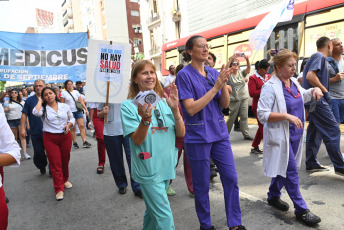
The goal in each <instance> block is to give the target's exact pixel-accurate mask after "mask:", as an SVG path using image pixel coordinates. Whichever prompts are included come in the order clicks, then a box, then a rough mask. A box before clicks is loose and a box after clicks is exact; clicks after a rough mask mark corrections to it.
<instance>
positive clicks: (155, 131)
mask: <svg viewBox="0 0 344 230" xmlns="http://www.w3.org/2000/svg"><path fill="white" fill-rule="evenodd" d="M147 90H154V91H155V92H156V94H157V95H158V96H159V97H161V98H162V95H163V88H162V87H161V85H160V83H159V81H158V78H157V75H156V68H155V66H154V64H153V63H151V62H150V61H148V60H141V61H137V62H136V63H135V64H134V66H133V68H132V71H131V82H130V86H129V94H128V99H129V100H126V101H124V102H123V103H122V106H121V118H122V124H123V136H124V137H129V141H130V148H131V153H132V156H131V166H132V167H131V175H132V178H133V179H134V180H135V181H137V182H138V183H139V184H140V187H141V190H142V194H143V199H144V201H145V204H146V211H145V215H144V219H143V228H142V229H147V230H148V229H161V230H162V229H164V230H165V229H175V227H174V222H173V216H172V211H171V208H170V203H169V201H168V198H167V194H166V190H167V188H168V185H169V182H170V180H171V179H174V178H175V175H176V164H177V157H178V149H177V148H176V147H175V137H176V136H178V137H183V136H184V134H185V127H184V123H183V119H182V116H181V114H180V113H179V109H178V103H179V99H178V90H177V87H176V85H175V84H174V83H172V85H171V91H170V95H169V96H167V95H166V94H165V95H164V96H165V98H163V99H161V100H160V101H159V103H157V104H156V106H154V107H153V108H152V107H151V104H147V103H145V104H144V105H143V106H141V105H140V104H138V106H136V105H134V104H133V103H131V101H132V99H134V98H135V97H136V96H137V94H138V93H139V92H144V91H147ZM153 114H154V115H153ZM162 143H163V144H162Z"/></svg>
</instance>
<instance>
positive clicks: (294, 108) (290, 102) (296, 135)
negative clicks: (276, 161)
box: [282, 81, 304, 141]
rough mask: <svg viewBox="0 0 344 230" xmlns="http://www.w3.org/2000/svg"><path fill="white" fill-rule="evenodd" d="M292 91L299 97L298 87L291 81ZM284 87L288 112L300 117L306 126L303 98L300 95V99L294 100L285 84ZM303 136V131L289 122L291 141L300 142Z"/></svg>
mask: <svg viewBox="0 0 344 230" xmlns="http://www.w3.org/2000/svg"><path fill="white" fill-rule="evenodd" d="M290 82H291V84H290V91H291V92H292V93H293V95H295V96H296V95H298V92H297V88H296V85H295V84H294V83H293V82H292V81H290ZM282 85H283V94H284V98H285V104H286V106H287V112H288V113H289V114H291V115H294V116H296V117H298V118H299V119H300V120H301V122H302V124H304V115H303V111H304V110H303V107H304V106H303V101H302V97H301V95H300V97H299V98H294V97H293V96H292V95H291V94H290V93H289V92H288V91H287V88H286V87H285V84H284V83H282ZM302 134H303V129H298V128H296V126H295V125H294V124H292V123H290V122H289V137H290V140H291V141H297V140H300V138H301V137H302Z"/></svg>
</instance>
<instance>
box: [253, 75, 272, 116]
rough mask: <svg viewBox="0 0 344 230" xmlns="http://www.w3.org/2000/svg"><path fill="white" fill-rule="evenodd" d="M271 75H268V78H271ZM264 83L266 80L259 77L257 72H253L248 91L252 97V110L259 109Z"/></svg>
mask: <svg viewBox="0 0 344 230" xmlns="http://www.w3.org/2000/svg"><path fill="white" fill-rule="evenodd" d="M270 77H271V76H270V75H268V79H270ZM263 85H264V82H263V81H262V79H260V78H259V77H257V76H256V74H253V75H252V76H251V77H250V78H249V80H248V93H249V94H250V97H252V111H257V107H258V100H259V97H260V91H261V90H262V87H263Z"/></svg>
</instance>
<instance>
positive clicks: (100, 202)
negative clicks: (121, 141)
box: [4, 125, 344, 230]
mask: <svg viewBox="0 0 344 230" xmlns="http://www.w3.org/2000/svg"><path fill="white" fill-rule="evenodd" d="M256 129H257V126H256V125H250V134H251V135H252V136H254V134H255V131H256ZM230 136H231V143H232V149H233V152H234V156H235V161H236V168H237V171H238V179H239V188H240V203H241V209H242V220H243V224H244V225H245V226H246V227H247V229H251V230H252V229H254V230H264V229H276V230H284V229H288V230H293V229H295V230H296V229H297V230H302V229H323V230H327V229H331V230H342V229H344V195H343V191H344V177H341V176H338V175H335V174H334V172H333V166H332V164H331V161H330V159H329V157H328V156H327V155H326V150H325V147H324V145H322V146H321V149H320V152H319V154H318V158H319V160H320V162H321V163H322V164H327V165H330V166H331V171H329V172H321V173H312V174H310V173H308V172H306V171H305V167H304V164H303V165H302V168H301V170H300V187H301V193H302V195H303V197H304V199H305V200H306V202H307V205H308V207H309V208H310V210H311V211H312V212H313V213H315V214H317V215H319V216H320V217H321V218H322V222H321V223H320V224H319V225H318V226H316V227H314V228H310V227H307V226H305V225H303V224H302V223H300V222H298V221H297V220H296V219H295V216H294V214H293V208H292V207H293V206H292V202H291V200H290V199H289V197H288V195H287V193H286V192H285V190H283V195H282V199H283V200H285V201H286V202H288V203H289V205H290V207H291V208H290V210H289V211H288V212H282V211H278V210H276V209H274V208H272V207H270V206H268V205H267V202H266V193H267V190H268V187H269V183H270V179H269V178H267V177H265V176H264V175H263V172H262V157H260V156H256V155H251V154H250V153H249V152H250V148H251V146H250V145H251V142H250V141H244V140H243V137H242V135H241V133H240V132H234V131H232V133H231V135H230ZM342 139H343V138H342ZM78 140H79V145H80V143H81V139H80V137H78ZM88 141H89V142H90V143H92V148H90V149H83V148H80V149H77V150H74V149H72V152H71V160H70V164H69V166H70V181H71V182H72V183H73V188H72V189H70V190H66V191H65V196H64V199H63V200H62V201H56V200H55V193H54V189H53V183H52V179H51V177H49V176H48V175H41V174H40V172H39V170H38V169H36V168H35V166H34V164H33V162H32V160H23V161H22V164H21V166H20V167H19V168H11V167H6V168H5V184H4V188H5V191H6V195H7V197H8V198H9V199H10V202H9V204H8V207H9V212H10V214H9V226H8V229H9V230H12V229H15V230H17V229H19V230H37V229H43V230H55V229H56V230H60V229H85V230H86V229H92V230H93V229H99V230H101V229H116V230H117V229H122V230H132V229H141V228H142V221H143V214H144V211H145V205H144V202H143V200H142V199H140V198H138V197H135V196H134V193H133V192H132V190H131V188H130V185H129V187H128V190H127V193H126V194H125V195H120V194H119V193H118V189H117V187H116V185H115V183H114V179H113V177H112V173H111V170H110V167H109V164H108V161H107V162H106V165H105V172H104V174H102V175H98V174H96V167H97V152H96V151H97V150H96V141H95V139H93V138H91V137H90V136H89V137H88ZM342 143H343V141H342ZM80 146H81V145H80ZM28 152H29V154H32V153H33V149H32V147H31V148H29V149H28ZM172 187H173V189H174V190H175V191H176V195H175V196H172V197H170V198H169V200H170V203H171V208H172V211H173V216H174V222H175V226H176V229H178V230H179V229H181V230H187V229H194V230H196V229H199V222H198V219H197V216H196V212H195V209H194V201H193V198H191V197H189V196H188V191H187V188H186V184H185V180H184V175H183V165H182V160H181V161H180V164H179V166H178V169H177V175H176V179H175V180H174V181H173V184H172ZM209 196H210V203H211V215H212V222H213V224H214V225H215V227H216V229H220V230H224V229H228V227H227V226H226V216H225V211H224V210H225V208H224V199H223V190H222V186H221V183H220V179H219V176H218V177H216V178H215V180H214V181H213V183H212V184H211V188H210V192H209Z"/></svg>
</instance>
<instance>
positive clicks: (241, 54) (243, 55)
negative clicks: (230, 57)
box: [235, 53, 245, 57]
mask: <svg viewBox="0 0 344 230" xmlns="http://www.w3.org/2000/svg"><path fill="white" fill-rule="evenodd" d="M235 56H237V57H245V53H236V54H235Z"/></svg>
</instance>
